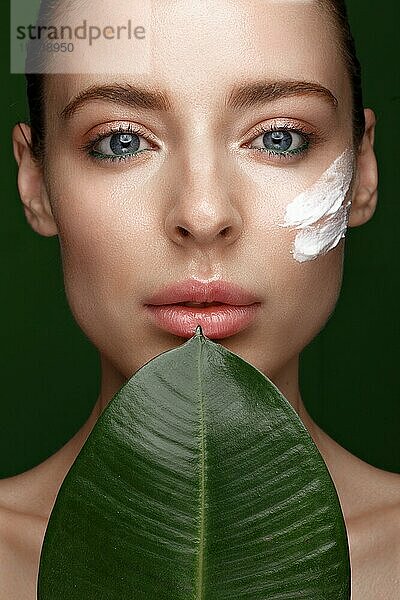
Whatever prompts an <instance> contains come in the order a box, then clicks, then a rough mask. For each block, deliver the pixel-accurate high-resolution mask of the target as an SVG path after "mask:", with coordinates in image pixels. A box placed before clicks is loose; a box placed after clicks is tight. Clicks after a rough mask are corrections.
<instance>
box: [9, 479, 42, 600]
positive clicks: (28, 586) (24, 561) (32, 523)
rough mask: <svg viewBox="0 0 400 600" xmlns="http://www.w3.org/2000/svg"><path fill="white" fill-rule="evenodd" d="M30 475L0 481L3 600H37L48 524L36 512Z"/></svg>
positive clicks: (35, 495) (34, 495)
mask: <svg viewBox="0 0 400 600" xmlns="http://www.w3.org/2000/svg"><path fill="white" fill-rule="evenodd" d="M32 477H33V478H35V474H33V475H32V474H31V473H29V471H28V472H26V473H23V474H21V475H17V476H15V477H10V478H7V479H3V480H1V481H0V600H36V578H37V572H38V565H39V558H40V551H41V546H42V542H43V536H44V532H45V530H46V525H47V520H46V518H45V517H44V516H43V515H40V513H38V512H36V509H37V502H36V499H37V494H36V490H35V488H34V487H33V488H30V487H29V483H30V482H31V480H32Z"/></svg>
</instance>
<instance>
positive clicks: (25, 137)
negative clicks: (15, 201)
mask: <svg viewBox="0 0 400 600" xmlns="http://www.w3.org/2000/svg"><path fill="white" fill-rule="evenodd" d="M12 137H13V150H14V156H15V160H16V161H17V163H18V180H17V181H18V190H19V194H20V197H21V200H22V204H23V207H24V212H25V216H26V219H27V221H28V223H29V224H30V226H31V227H32V229H33V230H34V231H36V232H37V233H39V234H40V235H43V236H46V237H51V236H53V235H57V233H58V230H57V225H56V222H55V220H54V217H53V213H52V210H51V205H50V201H49V198H48V194H47V189H46V186H45V182H44V179H43V168H42V167H41V166H40V165H39V164H38V162H37V161H35V160H34V159H33V157H32V153H31V147H30V140H31V131H30V127H29V126H28V125H27V124H26V123H21V124H17V125H15V127H14V129H13V133H12Z"/></svg>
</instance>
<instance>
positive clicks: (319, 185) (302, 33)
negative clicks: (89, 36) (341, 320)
mask: <svg viewBox="0 0 400 600" xmlns="http://www.w3.org/2000/svg"><path fill="white" fill-rule="evenodd" d="M61 4H62V3H61ZM110 6H111V8H110ZM112 7H115V3H109V4H108V5H106V3H101V5H100V3H96V6H95V7H92V9H88V10H89V11H90V10H92V14H89V15H88V19H90V18H91V19H92V22H96V18H98V17H99V14H100V13H101V11H103V13H104V14H103V15H102V16H103V17H104V18H105V19H106V20H108V22H109V23H113V16H115V13H114V12H113V11H114V10H116V9H115V8H112ZM104 11H105V12H104ZM56 17H58V18H59V19H61V16H60V14H58V15H54V18H56ZM88 22H89V21H88ZM151 31H152V36H151V47H150V60H149V61H148V63H147V64H146V66H145V68H143V69H142V71H141V72H135V69H134V68H132V63H131V61H133V60H134V57H133V56H132V54H130V50H129V43H130V42H128V41H123V40H122V39H121V40H119V41H118V43H119V44H120V46H119V48H120V50H121V51H120V52H119V54H118V72H115V73H113V72H111V73H108V74H107V73H103V74H102V73H99V72H98V68H97V67H98V65H99V63H100V62H101V60H103V58H102V57H100V56H99V55H97V54H96V53H95V54H91V55H90V56H89V57H86V59H85V60H86V61H87V62H86V65H85V70H86V74H82V73H80V70H79V61H80V60H81V59H82V58H83V57H81V56H75V57H70V58H71V60H72V61H74V60H75V61H76V65H75V66H74V68H73V69H72V71H73V70H75V71H76V72H75V73H74V72H70V73H69V74H63V75H45V76H40V75H29V76H28V83H29V86H28V92H29V102H30V108H31V124H30V126H28V125H27V124H21V125H18V126H15V128H14V130H13V144H14V153H15V158H16V161H17V163H18V167H19V171H18V188H19V192H20V196H21V200H22V202H23V206H24V210H25V215H26V218H27V220H28V222H29V224H30V226H31V227H32V228H33V229H34V230H35V231H36V232H38V233H39V234H41V235H44V236H52V235H58V237H59V241H60V246H61V254H62V262H63V270H64V281H65V289H66V294H67V297H68V301H69V305H70V308H71V311H72V313H73V315H74V317H75V319H76V321H77V323H78V324H79V325H80V327H81V328H82V330H83V331H84V332H85V334H86V335H87V336H88V337H89V339H90V340H91V341H92V343H93V344H94V346H95V347H96V348H97V349H98V351H99V353H100V358H101V365H102V377H101V390H100V394H99V397H98V399H97V403H96V405H95V408H94V410H93V412H92V414H91V416H90V418H89V420H88V421H87V422H86V423H85V424H84V426H83V427H82V429H80V430H79V431H78V433H77V434H76V435H75V436H74V437H73V438H72V439H71V440H70V441H69V442H68V443H67V444H66V445H65V446H64V447H63V448H61V450H59V451H58V452H57V453H56V454H54V455H53V456H51V457H50V458H49V459H48V460H46V461H45V462H43V463H42V464H40V465H39V466H37V467H35V468H34V469H31V470H30V471H28V472H25V473H22V474H21V475H18V476H16V477H12V478H9V479H6V480H3V481H1V482H0V506H1V508H0V527H1V529H0V531H1V535H0V549H1V561H0V565H1V567H0V568H1V570H0V573H1V575H0V578H1V579H0V600H34V598H35V597H36V591H35V590H36V578H37V572H38V561H39V556H40V550H41V544H42V540H43V536H44V532H45V529H46V525H47V521H48V518H49V514H50V512H51V509H52V506H53V503H54V500H55V498H56V495H57V492H58V490H59V487H60V485H61V483H62V481H63V479H64V477H65V475H66V473H67V471H68V469H69V468H70V466H71V464H72V463H73V461H74V459H75V458H76V456H77V454H78V452H79V450H80V449H81V447H82V445H83V444H84V442H85V440H86V438H87V436H88V435H89V433H90V431H91V429H92V428H93V426H94V424H95V423H96V420H97V418H98V417H99V415H100V414H101V412H102V410H103V409H104V407H105V406H106V405H107V403H108V402H109V400H110V399H111V398H112V396H113V395H114V394H115V393H116V392H117V391H118V390H119V389H120V388H121V387H122V385H123V384H124V382H125V381H126V380H127V379H128V378H130V377H131V375H132V374H133V373H134V372H135V371H136V370H138V369H139V368H140V367H141V366H142V365H143V364H144V363H145V362H147V361H149V360H150V359H151V358H153V357H155V356H157V355H158V354H160V353H161V352H163V351H165V350H167V349H170V348H172V347H175V346H177V345H180V344H181V343H183V342H184V341H185V339H187V338H189V337H191V336H192V335H193V333H194V326H195V324H196V323H200V324H201V325H202V326H203V331H204V333H205V334H206V335H208V336H209V337H210V338H211V339H216V340H218V342H219V343H220V344H223V345H225V346H226V347H227V348H229V349H230V350H232V351H233V352H235V353H237V354H238V355H240V356H242V357H243V358H244V359H245V360H247V361H248V362H250V363H252V364H253V365H254V366H256V367H257V368H258V369H260V370H261V371H262V372H264V373H265V374H266V375H268V377H269V378H271V379H272V381H273V382H274V383H275V384H276V385H277V386H278V388H279V389H280V390H281V391H282V393H283V394H284V395H285V397H286V398H287V399H288V401H289V402H290V403H291V404H292V405H293V407H294V408H295V410H296V411H297V412H298V414H299V416H300V417H301V419H302V421H303V422H304V424H305V426H306V427H307V429H308V431H309V432H310V434H311V436H312V437H313V439H314V441H315V443H316V444H317V446H318V448H319V450H320V452H321V454H322V456H323V458H324V460H325V462H326V464H327V466H328V468H329V470H330V473H331V475H332V478H333V480H334V482H335V485H336V488H337V491H338V495H339V498H340V501H341V504H342V509H343V512H344V516H345V521H346V525H347V530H348V535H349V542H350V552H351V567H352V600H376V599H377V598H382V599H385V600H395V599H397V598H399V596H400V539H399V535H400V531H399V529H400V525H399V524H400V519H399V517H400V477H399V476H398V475H396V474H393V473H388V472H385V471H382V470H380V469H377V468H374V467H372V466H370V465H368V464H367V463H365V462H363V461H362V460H360V459H358V458H356V457H355V456H353V455H352V454H351V453H349V452H348V451H346V450H345V449H344V448H342V447H341V446H340V445H338V444H337V443H336V442H335V441H334V440H333V439H332V438H330V437H329V436H328V435H327V434H326V433H325V432H324V431H323V430H322V429H321V428H320V427H318V425H317V424H316V423H315V422H314V421H313V420H312V419H311V417H310V416H309V415H308V413H307V411H306V409H305V407H304V404H303V401H302V398H301V393H300V390H299V383H298V362H299V354H300V352H301V351H302V350H303V348H304V347H305V346H306V345H307V344H308V343H309V342H310V341H311V340H312V339H313V338H314V337H315V335H316V334H317V333H318V332H319V331H320V330H321V328H322V327H323V326H324V324H325V323H326V321H327V319H328V317H329V315H330V314H331V313H332V311H333V310H334V307H335V304H336V302H337V299H338V295H339V291H340V287H341V279H342V266H343V253H344V244H345V240H344V234H345V231H346V227H347V226H348V227H356V226H359V225H362V224H363V223H366V222H367V221H368V220H369V219H370V218H371V217H372V215H373V213H374V210H375V207H376V202H377V165H376V160H375V156H374V151H373V142H374V128H375V116H374V113H373V111H372V110H371V109H368V108H367V109H365V110H364V108H363V106H362V100H361V91H360V81H359V71H358V62H357V59H356V57H355V54H354V47H353V44H352V38H351V34H350V32H349V30H348V25H347V20H346V14H345V8H344V6H343V4H342V2H341V1H340V0H309V1H305V2H304V1H301V2H300V1H298V0H292V1H288V2H286V1H285V2H283V1H280V0H262V1H259V0H236V1H235V3H232V2H230V1H229V0H205V1H204V0H202V1H200V0H191V1H190V2H187V1H186V2H183V1H180V0H174V1H173V0H165V1H164V2H153V3H152V12H151ZM114 64H116V63H114ZM116 71H117V69H116ZM178 282H179V284H178ZM171 286H172V287H171ZM206 302H213V303H217V302H221V303H227V304H234V305H240V308H237V307H236V308H232V307H231V308H229V307H226V306H225V307H219V306H214V307H207V306H204V303H206ZM171 303H177V306H175V307H173V308H171V306H166V305H168V304H171ZM193 303H199V304H203V306H201V305H200V306H197V307H196V306H190V304H193ZM183 304H188V305H187V306H182V305H183Z"/></svg>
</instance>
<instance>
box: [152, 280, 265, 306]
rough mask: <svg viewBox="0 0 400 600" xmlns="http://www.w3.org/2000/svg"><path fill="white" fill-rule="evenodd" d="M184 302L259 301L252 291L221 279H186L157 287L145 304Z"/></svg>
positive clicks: (245, 302) (248, 302) (233, 302)
mask: <svg viewBox="0 0 400 600" xmlns="http://www.w3.org/2000/svg"><path fill="white" fill-rule="evenodd" d="M184 302H199V303H202V302H222V303H224V304H232V305H236V306H239V305H249V304H254V303H255V302H260V300H259V298H258V297H257V296H256V295H255V294H254V293H252V292H250V291H248V290H246V289H244V288H243V287H241V286H240V285H238V284H236V283H232V282H229V281H223V280H222V279H219V280H214V281H200V280H198V279H186V280H185V281H178V282H174V283H172V284H169V285H167V286H166V287H163V288H162V289H159V290H158V291H157V292H156V293H155V294H153V295H152V296H151V297H149V298H148V299H147V300H146V302H145V304H154V305H161V304H182V303H184Z"/></svg>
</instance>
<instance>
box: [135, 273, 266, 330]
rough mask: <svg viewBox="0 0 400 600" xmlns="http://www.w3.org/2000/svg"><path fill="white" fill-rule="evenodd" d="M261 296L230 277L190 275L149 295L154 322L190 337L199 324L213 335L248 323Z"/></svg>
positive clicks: (255, 314)
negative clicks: (201, 279)
mask: <svg viewBox="0 0 400 600" xmlns="http://www.w3.org/2000/svg"><path fill="white" fill-rule="evenodd" d="M260 305H261V302H260V299H259V298H258V297H257V296H256V295H255V294H253V293H252V292H249V291H248V290H245V289H244V288H242V287H241V286H239V285H237V284H235V283H231V282H228V281H223V280H217V281H215V280H214V281H209V282H205V281H199V280H197V279H187V280H185V281H180V282H177V283H173V284H171V285H168V286H166V287H164V288H162V289H161V290H159V291H157V292H156V293H155V294H153V295H152V296H151V297H149V298H148V299H146V301H145V307H146V310H147V311H148V313H149V314H150V315H151V318H152V320H153V322H154V323H155V324H156V325H157V326H158V327H160V328H161V329H164V330H165V331H168V332H169V333H172V334H174V335H178V336H181V337H185V338H190V337H192V336H193V335H194V333H195V330H196V327H197V325H201V327H202V330H203V333H204V334H205V335H206V336H207V337H209V338H214V339H220V338H224V337H228V336H231V335H234V334H235V333H238V332H239V331H242V330H243V329H245V328H246V327H248V326H249V325H250V324H251V323H252V322H253V321H254V320H255V318H256V316H257V313H258V309H259V307H260Z"/></svg>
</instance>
